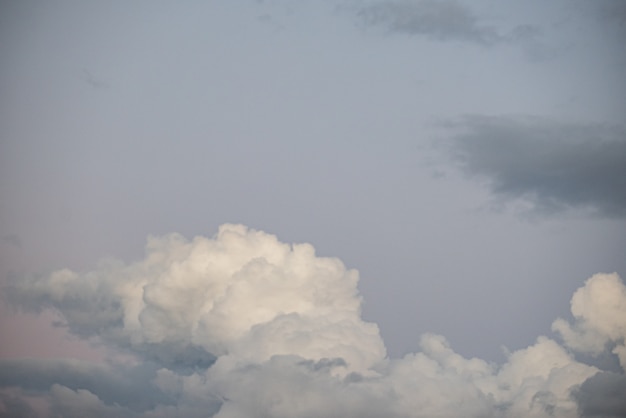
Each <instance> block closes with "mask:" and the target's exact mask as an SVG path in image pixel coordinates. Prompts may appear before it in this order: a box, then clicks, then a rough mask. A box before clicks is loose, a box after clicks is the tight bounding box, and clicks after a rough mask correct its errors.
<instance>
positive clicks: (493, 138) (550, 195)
mask: <svg viewBox="0 0 626 418" xmlns="http://www.w3.org/2000/svg"><path fill="white" fill-rule="evenodd" d="M448 127H449V128H453V129H458V130H459V131H457V133H456V134H455V135H454V136H453V140H452V144H453V146H452V147H451V149H450V152H451V154H452V155H453V156H454V158H455V159H456V160H457V161H458V162H459V163H460V164H461V166H462V167H463V169H464V170H465V171H466V172H467V173H468V174H470V175H473V176H474V175H475V176H482V177H485V178H487V179H488V180H489V187H490V189H491V191H492V192H493V193H494V194H495V195H496V196H498V197H501V198H505V199H517V198H521V199H524V200H527V201H528V202H531V203H532V204H533V209H532V210H533V211H534V212H537V213H542V214H548V213H554V212H558V211H562V210H565V209H568V208H581V209H586V210H591V211H592V212H594V213H595V214H597V215H600V216H605V217H614V218H622V217H625V216H626V133H625V131H624V129H623V128H622V127H615V126H606V125H601V124H595V125H593V124H587V125H583V124H563V123H557V122H552V121H549V120H545V119H539V118H513V117H478V116H473V117H466V118H464V119H463V120H461V121H460V122H456V123H452V124H450V125H448Z"/></svg>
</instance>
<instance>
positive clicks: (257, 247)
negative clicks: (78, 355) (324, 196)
mask: <svg viewBox="0 0 626 418" xmlns="http://www.w3.org/2000/svg"><path fill="white" fill-rule="evenodd" d="M357 280H358V275H357V272H356V271H354V270H348V269H346V268H345V267H344V265H343V264H342V263H341V261H339V260H337V259H334V258H325V257H317V256H316V255H315V251H314V249H313V247H312V246H310V245H308V244H295V245H289V244H285V243H281V242H280V241H278V239H277V238H276V237H275V236H273V235H269V234H266V233H264V232H260V231H254V230H250V229H248V228H246V227H244V226H242V225H223V226H222V227H220V229H219V232H218V233H217V235H216V236H215V237H213V238H204V237H196V238H194V239H193V240H191V241H188V240H186V239H184V238H183V237H181V236H179V235H176V234H174V235H169V236H165V237H152V238H150V239H149V241H148V245H147V249H146V255H145V258H144V259H143V260H140V261H138V262H135V263H131V264H124V263H121V262H115V261H107V262H103V263H101V264H100V265H99V266H98V267H97V268H96V269H95V270H93V271H91V272H87V273H76V272H72V271H69V270H61V271H58V272H55V273H53V274H51V275H48V276H43V277H39V278H22V279H20V280H19V281H16V282H15V283H14V284H13V285H12V287H11V288H10V289H9V295H10V298H11V300H12V302H13V303H15V304H16V305H18V306H20V307H22V308H23V309H27V310H35V311H39V310H41V309H46V308H51V309H55V310H57V311H58V312H59V313H60V314H61V315H62V316H63V317H64V319H65V321H66V326H67V329H68V330H69V331H70V332H71V333H73V334H75V335H78V336H80V337H82V338H86V339H91V340H95V341H99V342H101V343H104V344H107V345H109V346H110V347H112V348H116V349H118V350H120V352H124V353H129V352H130V353H132V354H133V355H134V356H135V357H136V358H137V360H138V365H136V366H132V367H129V366H121V365H116V364H114V363H111V364H99V365H92V364H89V363H85V362H76V361H68V360H37V361H31V360H20V359H17V360H5V361H2V362H0V388H2V387H4V388H9V389H10V390H12V391H13V392H12V393H14V392H15V391H17V392H18V393H23V394H29V395H38V396H42V397H44V399H46V400H47V402H48V404H49V410H50V416H63V417H80V416H102V417H171V416H184V417H207V416H212V417H217V418H244V417H259V416H264V417H294V416H297V417H319V416H341V417H383V416H384V417H433V416H438V417H455V416H459V415H462V416H467V417H510V418H513V417H520V416H524V417H562V418H566V417H567V418H569V417H572V416H577V415H578V413H579V411H582V413H583V414H587V413H588V412H589V411H591V412H589V413H595V412H594V411H598V410H599V409H598V407H597V405H595V403H594V402H596V399H598V398H597V396H598V395H599V394H598V392H599V391H601V392H602V396H604V397H605V398H606V399H607V402H609V403H610V402H613V403H610V405H614V407H613V409H612V410H618V409H616V408H620V407H621V405H622V404H620V403H619V402H618V400H617V398H616V396H618V395H619V394H615V393H613V392H610V391H608V392H605V389H606V384H605V380H606V379H605V378H606V376H604V375H602V374H600V375H597V373H598V372H599V370H598V369H597V368H595V367H592V366H589V365H586V364H584V363H581V362H579V361H577V360H576V359H575V358H574V357H573V356H572V354H571V352H570V350H579V351H582V352H586V353H591V354H594V353H598V352H600V351H601V349H599V348H598V347H600V346H601V347H611V348H612V350H613V352H614V353H615V354H617V356H618V358H619V361H620V364H621V366H622V367H624V366H625V364H624V361H625V360H626V357H624V356H623V353H624V352H625V350H626V349H625V347H624V337H625V336H626V330H625V329H626V324H625V321H626V316H624V315H616V313H620V312H621V310H623V309H624V307H625V306H626V288H625V287H624V284H623V283H622V281H621V280H620V278H619V277H618V276H617V275H616V274H612V275H605V274H599V275H596V276H594V277H592V278H590V279H589V280H588V281H587V282H586V283H585V286H583V287H582V288H581V289H579V290H578V291H577V292H576V294H575V295H574V298H573V299H572V313H573V314H574V322H573V323H571V324H570V323H569V322H567V321H565V320H557V321H556V322H555V325H554V328H555V330H556V331H557V332H559V333H560V334H562V335H563V341H564V344H563V345H562V344H559V343H558V342H557V341H555V340H553V339H550V338H547V337H539V338H538V339H537V341H536V343H535V344H533V345H531V346H530V347H528V348H525V349H521V350H518V351H515V352H513V353H511V354H510V355H509V357H508V360H507V362H506V363H505V364H502V365H495V364H491V363H488V362H485V361H483V360H480V359H477V358H472V359H467V358H464V357H462V356H461V355H459V354H457V353H455V352H454V350H453V349H452V348H451V347H450V346H449V344H448V342H447V341H446V339H445V338H444V337H442V336H439V335H433V334H428V335H424V336H422V338H421V340H420V347H421V351H420V352H417V353H414V354H409V355H407V356H405V357H404V358H401V359H389V358H388V357H387V356H386V352H385V347H384V344H383V342H382V340H381V338H380V335H379V333H378V328H377V327H376V325H375V324H371V323H367V322H365V321H363V320H362V318H361V305H360V304H361V299H360V296H359V293H358V290H357ZM607 300H609V301H610V302H611V303H609V304H607V303H606V301H607ZM591 338H593V339H594V340H593V341H594V342H593V344H592V343H591V342H590V341H591ZM599 350H600V351H599ZM594 376H599V377H595V378H594ZM615 376H617V377H615ZM615 376H613V375H611V376H609V379H613V380H615V379H617V381H618V382H621V381H622V380H623V375H622V374H615ZM603 379H605V380H603ZM620 379H622V380H620ZM0 393H1V392H0ZM605 410H606V409H605ZM0 411H18V412H19V411H24V413H28V414H31V413H33V411H32V410H30V409H28V407H27V404H25V403H24V402H23V401H22V400H20V398H19V397H15V396H13V395H12V396H8V395H3V396H2V397H0ZM16 413H17V412H16ZM5 415H6V414H5ZM589 416H592V415H589Z"/></svg>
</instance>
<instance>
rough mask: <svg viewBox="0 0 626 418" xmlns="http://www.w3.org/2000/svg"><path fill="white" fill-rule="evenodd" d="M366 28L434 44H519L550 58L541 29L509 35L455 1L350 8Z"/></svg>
mask: <svg viewBox="0 0 626 418" xmlns="http://www.w3.org/2000/svg"><path fill="white" fill-rule="evenodd" d="M351 10H352V11H353V12H354V13H355V14H356V16H357V18H358V19H359V21H361V22H363V23H364V24H365V25H369V26H381V27H384V28H386V29H387V30H388V31H389V32H395V33H404V34H407V35H412V36H424V37H426V38H429V39H431V40H435V41H459V42H469V43H475V44H479V45H483V46H491V45H495V44H500V43H510V44H519V45H521V46H522V47H524V48H525V50H526V52H527V54H528V55H529V56H530V57H531V58H532V59H534V60H541V59H545V58H549V57H550V55H551V54H552V51H551V50H550V48H548V47H547V46H546V45H544V44H543V43H541V42H540V41H539V35H540V34H541V29H540V28H539V27H538V26H536V25H531V24H521V25H517V26H514V27H513V28H511V29H510V30H509V31H508V32H502V31H499V30H498V29H496V28H495V27H494V26H490V25H486V24H483V23H482V22H481V19H480V18H479V16H477V15H476V14H475V13H474V12H473V11H472V10H471V9H470V8H469V7H468V6H467V5H465V4H463V3H461V2H458V1H456V0H381V1H373V2H368V3H365V4H363V5H359V6H353V7H352V9H351Z"/></svg>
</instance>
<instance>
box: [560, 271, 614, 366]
mask: <svg viewBox="0 0 626 418" xmlns="http://www.w3.org/2000/svg"><path fill="white" fill-rule="evenodd" d="M571 308H572V314H573V315H574V319H575V322H574V324H570V323H569V322H567V321H565V320H563V319H557V320H556V321H554V323H553V324H552V329H553V330H554V331H556V332H558V333H559V334H561V337H562V338H563V341H564V342H565V344H566V345H567V346H568V347H570V348H572V349H574V350H576V351H579V352H584V353H589V354H596V355H597V354H600V353H602V352H604V351H605V349H606V348H607V345H609V346H611V347H612V352H613V353H614V354H615V355H617V357H618V358H619V362H620V365H621V366H622V369H624V370H626V345H624V344H625V342H626V286H624V283H623V282H622V281H621V280H620V278H619V276H618V275H617V274H596V275H594V276H593V277H591V278H590V279H588V280H587V282H586V284H585V286H584V287H581V288H580V289H578V290H577V291H576V293H574V296H573V297H572V301H571Z"/></svg>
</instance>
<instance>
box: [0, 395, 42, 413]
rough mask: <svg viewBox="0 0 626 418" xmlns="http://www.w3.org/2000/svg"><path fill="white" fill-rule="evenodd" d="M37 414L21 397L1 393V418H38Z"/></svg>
mask: <svg viewBox="0 0 626 418" xmlns="http://www.w3.org/2000/svg"><path fill="white" fill-rule="evenodd" d="M38 416H39V415H38V414H37V412H36V411H35V410H34V409H33V408H32V407H31V406H30V405H29V404H28V402H26V401H25V400H24V399H22V398H21V397H19V396H15V395H10V394H7V393H0V418H37V417H38Z"/></svg>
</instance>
